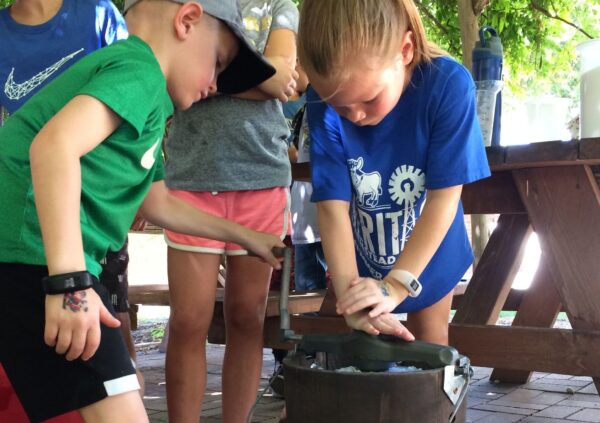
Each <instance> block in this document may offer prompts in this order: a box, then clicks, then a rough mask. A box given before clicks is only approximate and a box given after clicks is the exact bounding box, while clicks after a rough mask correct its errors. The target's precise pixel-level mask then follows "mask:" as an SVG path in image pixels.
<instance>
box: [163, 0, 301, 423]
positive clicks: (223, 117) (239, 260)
mask: <svg viewBox="0 0 600 423" xmlns="http://www.w3.org/2000/svg"><path fill="white" fill-rule="evenodd" d="M240 7H241V11H242V16H243V20H244V26H245V31H246V36H247V37H248V39H250V40H251V42H252V43H253V44H254V45H255V46H256V48H257V49H258V50H259V51H261V52H263V54H264V55H265V57H266V58H267V59H268V60H269V62H271V64H272V65H273V66H274V67H275V68H276V69H277V73H276V74H275V75H274V76H273V77H272V78H271V79H269V80H267V81H265V82H264V83H262V84H261V85H259V86H257V87H256V88H254V89H251V90H249V91H246V92H244V93H241V94H239V95H234V96H229V95H216V96H213V97H210V98H208V99H206V100H205V101H202V102H199V103H196V104H195V105H194V106H192V108H191V109H189V110H187V111H176V113H175V115H174V119H173V124H172V127H171V130H170V133H169V137H168V139H167V144H166V150H167V156H168V159H167V163H166V182H167V186H168V188H169V189H170V190H171V192H172V193H173V194H174V195H175V196H177V197H179V198H182V199H184V200H185V201H187V202H188V203H190V204H192V205H194V206H195V207H197V208H200V209H202V210H205V211H207V212H209V213H212V214H215V215H218V216H222V217H225V216H227V217H228V218H230V219H232V220H233V221H235V222H237V223H240V224H242V225H244V226H247V227H250V228H254V229H259V228H260V230H262V231H264V232H268V233H271V234H274V235H277V236H280V237H281V238H282V239H283V237H285V235H287V234H288V231H289V190H288V187H289V185H290V182H291V172H290V164H289V160H288V156H287V146H288V145H287V137H288V134H289V129H288V127H287V124H286V121H285V119H284V116H283V112H282V106H281V102H285V101H287V99H288V97H289V96H291V95H293V94H294V93H295V85H296V82H295V81H296V79H297V77H298V75H297V73H296V72H295V70H294V67H295V64H296V38H295V37H296V28H297V24H298V11H297V9H296V6H295V5H294V4H293V3H292V1H291V0H241V1H240ZM165 235H166V240H167V243H168V245H169V253H168V260H169V262H168V263H169V289H170V293H171V321H170V333H169V341H168V346H167V351H168V353H167V363H166V378H167V401H168V405H169V407H168V408H169V419H170V420H172V421H198V419H199V417H200V411H201V404H202V397H203V395H204V391H205V388H206V385H205V384H206V359H205V343H206V337H207V332H208V328H209V326H210V321H211V318H212V310H213V306H214V295H215V287H216V280H217V274H218V270H219V264H220V257H221V255H222V254H226V256H227V277H226V300H225V310H226V312H225V319H226V328H227V345H226V353H225V361H224V365H223V389H222V390H223V420H224V421H245V420H246V417H247V415H248V413H249V412H250V409H251V407H252V404H253V402H254V400H255V396H256V391H257V389H258V383H259V377H260V370H261V365H262V346H263V345H262V342H263V340H262V327H263V319H264V315H265V306H266V297H267V293H268V287H269V280H270V275H271V271H272V269H271V267H270V266H268V265H267V264H266V263H264V262H262V261H261V260H260V259H257V258H255V257H249V256H248V255H247V253H246V251H245V250H244V249H242V247H240V246H239V245H236V244H230V243H223V242H218V241H214V240H209V239H204V238H198V237H189V236H184V235H182V234H178V233H174V232H169V231H167V232H166V234H165ZM200 357H201V358H200Z"/></svg>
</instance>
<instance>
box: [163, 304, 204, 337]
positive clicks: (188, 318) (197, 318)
mask: <svg viewBox="0 0 600 423" xmlns="http://www.w3.org/2000/svg"><path fill="white" fill-rule="evenodd" d="M211 318H212V315H210V316H209V315H208V314H207V313H205V312H202V311H201V310H177V309H173V308H172V309H171V316H170V317H169V330H170V331H171V333H172V334H174V335H175V336H177V335H183V336H191V337H193V338H195V339H202V337H206V336H207V334H208V328H209V326H210V321H211Z"/></svg>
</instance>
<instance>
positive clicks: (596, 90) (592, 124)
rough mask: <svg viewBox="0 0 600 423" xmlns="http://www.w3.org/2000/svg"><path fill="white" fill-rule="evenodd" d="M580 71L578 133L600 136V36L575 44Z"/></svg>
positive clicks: (587, 136) (588, 136)
mask: <svg viewBox="0 0 600 423" xmlns="http://www.w3.org/2000/svg"><path fill="white" fill-rule="evenodd" d="M577 51H578V52H579V58H580V64H579V69H580V73H581V81H580V90H581V96H580V100H579V112H580V115H579V116H580V117H579V134H580V136H581V138H594V137H600V38H598V39H595V40H590V41H587V42H585V43H583V44H579V45H578V46H577Z"/></svg>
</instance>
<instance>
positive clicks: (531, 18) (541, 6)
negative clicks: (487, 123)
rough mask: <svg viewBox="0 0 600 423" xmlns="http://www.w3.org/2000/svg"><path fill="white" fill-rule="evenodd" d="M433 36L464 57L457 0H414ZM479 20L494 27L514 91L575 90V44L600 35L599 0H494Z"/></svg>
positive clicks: (558, 92)
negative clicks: (502, 48) (502, 47)
mask: <svg viewBox="0 0 600 423" xmlns="http://www.w3.org/2000/svg"><path fill="white" fill-rule="evenodd" d="M416 1H417V4H418V6H419V9H420V10H421V16H422V17H423V22H424V23H425V25H426V27H427V30H428V33H429V36H430V38H431V39H432V40H433V41H435V42H437V43H439V44H440V45H441V46H442V47H444V48H446V49H447V50H448V51H449V52H450V53H451V54H452V55H454V56H455V57H457V58H460V57H461V54H462V49H461V45H460V30H459V25H458V12H457V7H456V0H416ZM478 22H479V25H480V26H484V25H490V26H493V27H494V28H496V29H497V30H498V31H499V33H500V37H501V38H502V44H503V46H504V50H505V53H504V54H505V60H504V62H505V64H506V67H507V72H505V78H506V83H507V85H508V87H509V88H510V89H511V91H513V92H514V93H516V94H527V95H539V94H553V95H558V96H567V97H568V96H571V97H573V96H576V95H577V93H576V91H577V89H578V84H579V80H578V71H577V64H578V61H577V52H576V49H575V46H576V45H577V44H579V43H581V42H583V41H586V40H589V39H590V38H597V37H600V24H599V23H600V0H492V1H491V2H490V3H489V5H487V7H485V8H484V9H483V13H482V14H481V15H480V16H479V18H478Z"/></svg>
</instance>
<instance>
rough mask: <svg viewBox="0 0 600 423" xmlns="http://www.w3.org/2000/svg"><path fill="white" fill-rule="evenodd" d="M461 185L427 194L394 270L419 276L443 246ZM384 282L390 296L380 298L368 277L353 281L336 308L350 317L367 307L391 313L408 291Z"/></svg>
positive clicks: (376, 285)
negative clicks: (401, 270) (441, 245)
mask: <svg viewBox="0 0 600 423" xmlns="http://www.w3.org/2000/svg"><path fill="white" fill-rule="evenodd" d="M461 192H462V185H457V186H453V187H449V188H443V189H437V190H429V191H427V201H426V203H425V206H424V208H423V212H422V213H421V216H420V217H419V220H418V221H417V223H416V225H415V227H414V229H413V231H412V233H411V236H410V238H409V240H408V242H407V244H406V246H405V248H404V250H403V251H402V253H401V254H400V257H399V258H398V261H397V262H396V264H395V265H394V269H404V270H407V271H409V272H411V273H412V274H413V275H415V276H417V277H419V276H420V275H421V273H422V272H423V270H424V269H425V267H426V266H427V264H428V263H429V262H430V261H431V258H432V257H433V255H434V254H435V252H436V251H437V249H438V248H439V246H440V244H441V243H442V241H443V239H444V237H445V236H446V233H447V232H448V229H449V228H450V225H451V224H452V221H453V220H454V218H455V216H456V211H457V208H458V202H459V200H460V194H461ZM385 279H386V282H387V284H386V287H387V289H388V291H389V294H390V295H389V297H386V296H383V295H382V293H381V287H380V285H379V284H378V283H377V281H374V280H373V279H370V278H364V279H360V280H355V281H352V283H351V287H350V289H348V290H347V291H346V292H345V294H344V295H342V296H340V298H339V301H338V308H339V310H340V311H341V312H343V313H347V314H352V313H355V312H357V311H358V310H363V309H365V308H367V307H374V308H373V310H372V311H371V312H370V313H369V315H370V316H371V317H375V316H377V315H379V314H381V313H385V312H389V311H392V310H393V309H394V308H395V307H396V306H397V305H398V304H400V303H401V302H402V301H404V299H406V297H407V296H408V291H407V290H406V288H404V286H403V285H401V284H400V283H398V282H395V281H394V280H393V279H391V278H389V279H388V278H385Z"/></svg>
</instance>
